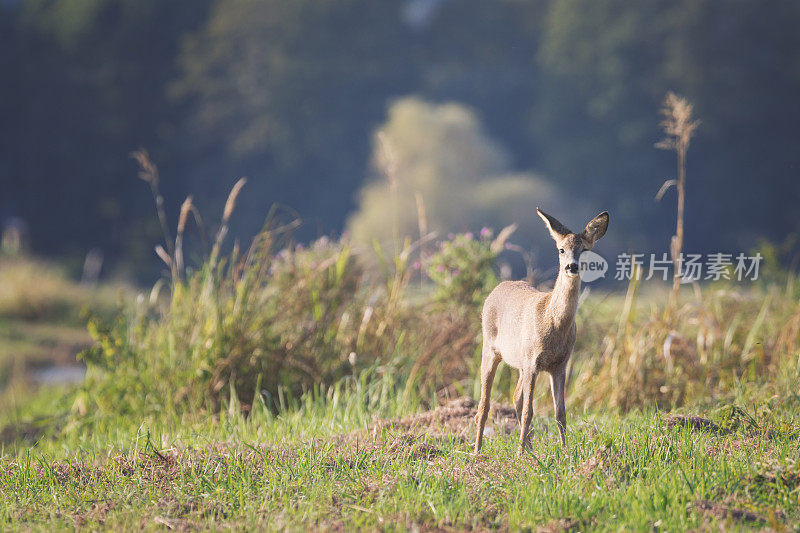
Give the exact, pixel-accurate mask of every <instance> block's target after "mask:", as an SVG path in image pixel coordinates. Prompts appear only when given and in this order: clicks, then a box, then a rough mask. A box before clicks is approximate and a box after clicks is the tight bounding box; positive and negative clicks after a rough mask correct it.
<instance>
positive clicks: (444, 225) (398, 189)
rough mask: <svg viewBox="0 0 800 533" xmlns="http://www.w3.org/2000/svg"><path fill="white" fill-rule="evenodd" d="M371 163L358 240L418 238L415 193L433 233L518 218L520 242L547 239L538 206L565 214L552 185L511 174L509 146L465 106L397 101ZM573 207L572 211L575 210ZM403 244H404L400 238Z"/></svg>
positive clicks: (355, 230) (355, 221)
mask: <svg viewBox="0 0 800 533" xmlns="http://www.w3.org/2000/svg"><path fill="white" fill-rule="evenodd" d="M374 145H375V152H374V155H373V162H374V166H375V168H376V170H377V172H378V173H379V176H377V177H376V178H375V179H373V180H371V181H369V182H368V183H367V184H366V185H365V186H364V188H363V189H362V192H361V202H360V205H359V208H358V210H357V211H356V212H355V213H354V214H353V215H352V216H351V218H350V220H349V222H348V227H349V228H350V230H351V231H352V234H353V239H354V240H355V241H357V242H361V243H364V244H369V243H371V242H372V239H378V240H379V241H380V242H382V243H383V244H384V245H385V244H387V243H388V244H391V243H392V240H394V239H398V240H399V239H403V238H404V237H406V236H409V237H412V238H414V239H415V238H417V237H419V236H420V235H419V233H420V230H419V226H420V224H419V215H420V213H419V211H418V204H417V196H419V197H421V198H422V200H423V204H424V219H425V223H424V224H423V225H427V228H428V230H430V231H437V232H438V233H439V235H442V234H447V232H452V231H467V230H470V229H471V230H473V231H478V230H480V229H481V227H482V226H484V225H489V226H493V227H494V228H495V229H498V230H499V229H501V228H502V227H504V226H506V225H508V224H513V223H515V222H516V223H518V224H519V225H520V229H519V231H518V232H517V234H516V235H515V239H522V242H524V243H525V246H526V247H527V246H528V245H529V244H530V243H531V242H535V243H537V244H540V245H543V244H545V243H546V244H548V245H549V244H550V241H549V236H548V235H547V233H546V232H544V231H541V221H540V220H539V217H538V216H537V215H536V206H537V205H541V206H543V207H546V208H547V209H550V210H552V211H553V212H562V213H563V212H564V207H565V203H564V202H563V200H561V197H560V195H559V194H558V192H557V191H556V190H555V188H554V187H553V186H551V185H550V184H548V183H547V182H546V181H544V180H542V179H541V178H538V177H536V176H533V175H531V174H522V173H518V174H511V173H510V170H509V157H508V154H507V153H506V151H505V150H503V149H502V148H501V147H500V146H498V145H497V143H495V142H494V141H493V140H491V139H490V138H488V137H487V135H486V133H485V132H484V131H483V128H482V127H481V124H480V122H479V121H478V119H477V117H476V116H475V113H474V112H473V111H471V110H470V109H468V108H466V107H464V106H463V105H460V104H453V103H450V104H441V105H436V104H430V103H426V102H423V101H421V100H418V99H415V98H407V99H403V100H400V101H398V102H396V103H395V104H394V105H392V107H391V109H390V110H389V118H388V120H387V122H386V124H384V125H383V126H382V127H381V128H380V130H379V131H378V132H377V133H376V137H375V141H374ZM574 207H575V206H573V210H574ZM396 244H400V243H396Z"/></svg>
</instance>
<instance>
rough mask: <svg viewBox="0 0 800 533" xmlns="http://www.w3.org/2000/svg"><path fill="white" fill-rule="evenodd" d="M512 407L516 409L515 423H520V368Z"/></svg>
mask: <svg viewBox="0 0 800 533" xmlns="http://www.w3.org/2000/svg"><path fill="white" fill-rule="evenodd" d="M514 409H516V411H517V424H522V370H520V371H519V379H517V386H516V387H515V388H514Z"/></svg>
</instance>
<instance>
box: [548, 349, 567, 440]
mask: <svg viewBox="0 0 800 533" xmlns="http://www.w3.org/2000/svg"><path fill="white" fill-rule="evenodd" d="M566 378H567V372H566V365H564V366H563V367H561V368H560V369H559V370H557V371H555V372H553V373H552V374H550V391H551V392H552V393H553V408H554V409H555V413H556V422H558V434H559V435H560V437H561V446H562V447H564V448H566V446H567V411H566V409H565V408H564V384H565V382H566Z"/></svg>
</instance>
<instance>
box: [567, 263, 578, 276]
mask: <svg viewBox="0 0 800 533" xmlns="http://www.w3.org/2000/svg"><path fill="white" fill-rule="evenodd" d="M564 270H566V271H567V272H570V273H572V274H577V273H578V263H570V264H568V265H567V266H566V267H565V268H564Z"/></svg>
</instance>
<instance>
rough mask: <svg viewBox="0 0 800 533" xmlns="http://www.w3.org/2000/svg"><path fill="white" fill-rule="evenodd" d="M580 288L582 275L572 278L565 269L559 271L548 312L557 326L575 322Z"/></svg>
mask: <svg viewBox="0 0 800 533" xmlns="http://www.w3.org/2000/svg"><path fill="white" fill-rule="evenodd" d="M580 288H581V278H580V276H575V277H574V278H571V277H569V276H567V275H566V274H565V273H564V271H563V270H562V271H561V272H559V273H558V277H557V278H556V284H555V286H554V287H553V292H552V293H551V295H550V302H549V303H548V306H547V311H548V314H549V315H550V318H551V319H552V321H553V325H554V326H555V327H556V328H561V327H565V328H566V327H571V326H572V324H573V323H574V322H575V313H576V312H577V310H578V296H579V294H580Z"/></svg>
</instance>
